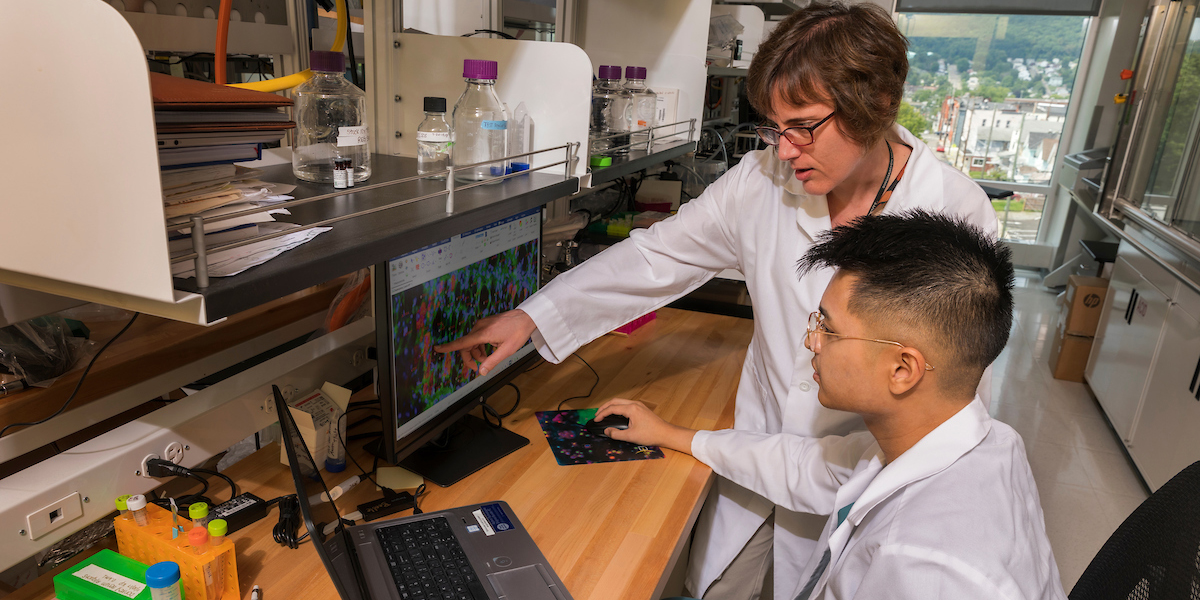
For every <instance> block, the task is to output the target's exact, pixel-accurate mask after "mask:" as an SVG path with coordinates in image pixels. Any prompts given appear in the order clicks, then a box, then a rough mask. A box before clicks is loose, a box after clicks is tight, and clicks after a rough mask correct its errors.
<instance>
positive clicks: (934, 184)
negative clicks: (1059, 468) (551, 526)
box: [438, 1, 996, 600]
mask: <svg viewBox="0 0 1200 600" xmlns="http://www.w3.org/2000/svg"><path fill="white" fill-rule="evenodd" d="M906 52H907V40H906V39H905V38H904V36H903V35H901V34H900V32H899V30H897V29H896V26H895V24H894V23H893V22H892V20H891V18H890V16H889V15H888V14H887V13H886V11H884V10H883V9H881V8H879V7H877V6H875V5H873V4H869V3H866V4H856V5H846V4H842V3H834V4H828V3H824V2H820V1H817V2H813V3H812V4H811V5H809V6H808V7H807V8H804V9H801V10H798V11H796V12H795V13H794V14H792V15H791V16H790V17H788V18H787V19H786V20H784V21H783V22H782V23H780V25H779V26H778V27H777V28H776V29H775V31H774V32H773V33H772V34H771V36H770V37H769V38H768V39H767V40H766V41H764V42H763V43H762V44H761V45H760V47H759V52H758V54H756V55H755V57H754V60H753V62H752V63H751V66H750V72H749V77H748V80H747V92H748V94H749V97H750V102H751V104H752V105H753V106H754V107H755V108H756V109H757V110H758V111H759V112H760V113H761V114H763V115H765V116H766V117H767V119H769V121H770V123H769V124H768V125H767V126H764V127H760V128H759V129H758V133H759V135H760V137H761V138H762V139H763V140H764V141H766V142H767V143H768V144H770V145H772V146H774V147H773V148H768V149H767V150H761V151H756V152H751V153H749V154H747V155H746V156H745V157H744V158H743V159H742V161H741V162H740V163H739V164H738V165H737V166H736V167H734V168H732V169H730V170H729V172H727V173H726V174H725V175H724V176H722V177H721V178H720V179H719V180H717V181H716V182H715V183H714V184H713V185H711V186H709V188H708V189H707V190H706V191H705V192H704V193H703V194H702V195H701V196H700V197H699V198H697V199H696V200H693V201H691V202H689V203H687V204H685V205H683V206H682V207H681V208H680V210H679V213H678V214H677V215H675V216H674V217H672V218H670V219H667V220H665V221H663V222H661V223H658V224H656V225H654V226H653V227H651V228H650V229H648V230H635V231H634V232H632V233H631V235H630V238H629V240H627V241H624V242H622V243H620V244H617V245H615V246H613V247H612V248H609V249H608V250H606V251H605V252H603V253H601V254H600V255H598V256H596V257H594V258H592V259H590V260H588V261H587V262H585V263H584V264H582V265H580V266H579V267H576V268H575V269H572V270H571V271H568V272H566V273H564V274H562V275H560V276H559V277H557V278H556V279H555V280H554V281H552V282H551V283H550V284H549V285H547V286H546V287H545V288H543V289H542V290H541V291H539V292H538V293H536V294H534V295H533V296H532V297H531V298H529V299H528V300H527V301H525V302H524V303H522V304H521V305H520V306H519V307H518V308H517V310H513V311H510V312H507V313H503V314H500V315H496V316H493V317H489V318H487V319H482V320H480V321H479V323H477V324H476V326H475V328H474V330H472V332H471V333H470V334H468V335H467V336H464V337H463V338H461V339H459V340H455V341H454V342H451V343H448V344H446V345H444V346H441V347H439V348H438V349H439V350H440V351H443V352H449V351H455V350H457V351H460V352H461V353H462V354H463V357H464V359H465V360H466V361H467V363H468V364H472V365H478V368H479V371H480V372H481V373H485V374H486V373H487V371H489V370H490V369H491V368H492V367H494V366H495V365H496V364H497V363H498V362H499V361H500V360H502V359H503V358H505V357H507V356H509V355H511V354H512V352H514V351H516V350H517V349H518V348H520V347H521V346H522V345H523V344H524V343H525V341H526V340H528V339H530V338H531V337H532V339H533V341H534V343H535V345H536V346H537V348H538V351H539V352H540V353H541V354H542V356H543V357H545V358H546V359H547V360H550V361H552V362H555V363H557V362H561V361H562V360H564V359H566V358H567V357H568V356H570V355H571V353H573V352H575V350H576V349H578V348H579V347H580V346H582V345H583V344H586V343H588V342H590V341H591V340H593V339H595V338H597V337H599V336H601V335H603V334H604V333H606V332H608V331H610V330H612V329H614V328H616V327H619V326H620V325H622V324H625V323H627V322H629V321H632V320H633V319H636V318H637V317H640V316H642V315H644V314H646V313H648V312H650V311H652V310H655V309H657V308H660V307H662V306H665V305H667V304H669V303H671V302H672V301H674V300H676V299H678V298H680V297H681V296H684V295H686V294H687V293H689V292H691V291H692V290H694V289H696V288H697V287H699V286H700V285H701V284H703V283H704V282H706V281H708V280H709V279H711V278H712V277H713V276H715V275H716V274H717V273H720V272H721V271H723V270H725V269H736V270H737V271H739V272H741V273H742V274H743V275H744V276H745V278H746V287H747V289H748V291H749V293H750V297H751V300H752V302H753V306H754V337H753V339H752V341H751V342H750V347H749V349H748V351H747V353H746V360H745V363H744V365H743V367H742V374H741V380H740V383H739V386H738V392H737V405H736V409H735V413H734V428H735V429H742V430H748V431H759V432H765V433H779V432H786V433H793V434H797V435H802V436H806V437H820V436H826V435H831V434H844V433H847V432H849V431H852V430H861V429H862V428H863V424H862V421H861V420H860V419H858V418H857V417H856V416H854V415H852V414H848V413H842V412H837V411H831V410H828V409H825V408H823V407H822V406H821V405H820V403H819V402H818V401H817V390H816V385H815V384H814V383H812V366H811V364H810V359H811V358H812V354H811V353H810V352H809V351H808V350H806V349H805V348H804V346H803V342H804V331H805V329H804V319H805V316H806V315H808V314H809V313H811V312H813V311H814V310H816V309H817V305H818V303H819V301H820V298H821V294H822V293H823V291H824V290H825V287H826V286H827V285H828V283H829V281H830V278H831V277H832V272H830V271H828V270H816V271H812V272H810V273H808V274H806V275H805V276H804V277H803V278H797V277H796V270H795V267H796V261H797V260H798V259H799V258H800V257H801V256H802V255H803V254H804V252H805V250H806V249H807V248H808V247H809V246H810V245H811V244H812V243H813V240H814V238H815V236H816V235H817V234H818V233H820V232H822V231H826V230H828V229H830V228H831V227H832V226H835V225H840V224H845V223H849V222H850V221H852V220H853V219H855V218H857V217H859V216H862V215H864V214H868V213H872V214H879V213H884V212H886V213H893V212H898V211H902V210H905V209H910V208H924V209H927V210H932V211H939V212H946V213H954V214H958V215H961V216H963V217H965V218H966V219H967V220H968V221H969V222H971V223H973V224H975V225H976V226H978V227H980V228H982V229H983V230H984V231H985V232H987V233H988V234H990V235H995V232H996V216H995V213H994V212H993V211H992V208H991V204H990V202H989V201H988V198H987V196H986V194H984V192H983V191H982V190H981V189H980V188H979V186H978V185H976V184H975V183H974V182H972V181H971V180H970V178H968V177H967V176H966V175H964V174H963V173H961V172H959V171H956V170H954V169H952V168H951V167H949V166H948V165H946V164H944V163H942V162H941V161H939V160H938V159H937V158H936V157H935V156H934V155H933V152H932V151H930V149H929V148H928V147H927V146H926V145H925V144H924V143H922V142H921V141H920V140H918V139H917V138H916V137H914V136H913V135H912V134H911V133H909V132H908V131H907V130H905V129H904V128H903V127H900V126H899V125H897V124H896V123H895V119H896V114H897V112H898V110H899V106H900V101H901V98H902V96H903V87H904V80H905V77H906V76H907V72H908V60H907V54H906ZM486 345H492V346H493V347H494V348H495V349H494V351H493V352H492V354H491V355H490V356H489V355H488V354H487V352H486ZM989 385H990V377H987V376H985V377H984V382H983V384H982V385H981V396H983V399H984V401H987V400H988V399H989V395H988V394H987V393H986V392H987V389H986V388H987V387H988V386H989ZM825 521H826V518H825V517H824V516H820V515H811V514H805V513H801V512H793V511H790V510H787V509H786V508H783V507H777V506H776V505H775V504H774V503H773V502H771V501H769V500H767V499H766V498H765V497H763V496H760V495H758V494H756V493H754V492H751V491H749V490H747V489H745V488H742V487H739V486H737V485H734V484H733V483H731V482H730V481H729V480H727V479H724V478H719V479H718V482H717V484H716V485H715V486H714V487H713V491H712V493H711V494H710V496H709V498H708V500H707V501H706V503H705V506H704V509H703V510H702V511H701V514H700V518H699V520H698V521H697V524H696V531H695V537H694V539H693V544H692V551H691V552H692V554H691V564H690V566H689V569H688V576H687V580H686V585H687V589H688V591H689V593H690V595H693V596H696V597H703V598H705V599H706V600H713V599H725V598H738V599H741V598H746V599H753V598H757V597H758V596H759V593H760V589H761V587H762V583H763V580H764V576H765V575H766V574H767V573H768V568H769V567H770V566H772V565H773V567H774V576H773V581H774V588H775V589H779V590H791V589H795V588H796V582H797V581H798V579H799V578H800V577H801V574H800V573H798V572H797V571H798V565H802V564H803V563H804V561H805V559H806V558H807V557H808V556H809V554H810V553H811V552H812V550H813V548H814V547H815V545H816V540H817V539H818V537H819V536H820V535H821V530H822V528H823V526H824V524H825ZM772 555H773V556H774V558H773V560H772Z"/></svg>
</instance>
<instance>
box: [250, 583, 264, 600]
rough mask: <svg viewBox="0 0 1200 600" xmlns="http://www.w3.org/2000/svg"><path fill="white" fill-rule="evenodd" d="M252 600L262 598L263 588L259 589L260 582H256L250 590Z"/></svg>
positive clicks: (260, 599)
mask: <svg viewBox="0 0 1200 600" xmlns="http://www.w3.org/2000/svg"><path fill="white" fill-rule="evenodd" d="M250 600H262V590H260V589H258V584H255V585H254V589H252V590H250Z"/></svg>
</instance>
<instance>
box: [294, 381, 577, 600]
mask: <svg viewBox="0 0 1200 600" xmlns="http://www.w3.org/2000/svg"><path fill="white" fill-rule="evenodd" d="M272 389H273V390H274V394H275V410H276V412H277V413H278V415H279V426H280V429H281V430H282V438H281V440H280V443H281V444H283V446H284V448H285V449H286V451H287V456H288V464H289V466H290V468H291V471H292V479H293V481H294V482H295V484H296V498H297V499H298V500H299V504H300V513H301V514H302V515H303V516H304V524H305V526H307V528H308V531H309V532H310V533H309V535H310V536H311V537H312V541H313V546H314V547H315V548H316V549H317V554H318V555H319V556H320V557H321V562H323V563H324V564H325V569H326V570H327V571H329V577H330V578H331V579H333V585H334V587H335V588H336V589H337V592H338V595H339V596H341V598H342V599H343V600H387V599H391V600H435V599H436V600H449V599H453V600H571V594H570V593H568V592H567V588H566V586H564V585H563V582H562V580H561V579H559V577H558V575H557V574H555V573H554V570H553V569H551V568H550V564H549V563H548V562H547V561H546V557H545V556H543V555H542V551H541V550H539V549H538V547H537V544H535V543H534V541H533V538H531V537H530V536H529V532H528V531H526V529H525V527H524V526H523V525H521V522H520V520H518V519H517V516H516V514H514V513H513V511H512V508H510V507H509V506H508V504H507V503H505V502H502V501H496V502H484V503H481V504H475V505H471V506H463V507H459V508H452V509H449V510H442V511H438V512H427V513H422V514H419V515H412V516H407V517H400V518H396V519H386V520H381V521H373V522H370V523H366V524H363V525H352V526H347V525H346V524H345V523H344V522H343V521H342V520H341V516H340V515H339V514H338V513H337V508H336V507H335V506H333V503H332V502H326V503H322V504H319V505H317V506H315V507H314V506H312V504H310V503H309V501H308V498H309V496H311V495H314V494H319V493H321V492H324V493H326V494H328V493H329V490H328V488H327V487H326V485H325V482H324V481H323V480H322V479H321V475H320V472H319V471H318V470H317V468H316V463H315V462H314V461H313V458H312V455H311V454H310V453H309V451H308V447H307V446H306V445H305V444H304V439H303V438H302V437H301V435H300V430H299V429H298V428H297V427H296V421H295V420H294V419H293V418H292V415H291V413H290V412H289V411H288V406H287V402H285V401H284V399H283V395H282V394H281V393H280V391H279V388H278V387H276V386H272ZM326 497H328V496H326ZM314 514H315V515H318V516H320V517H322V518H323V520H324V522H326V523H337V525H336V526H335V527H334V530H333V532H332V534H331V535H329V536H328V537H326V536H324V535H322V534H321V529H319V528H318V526H317V525H316V523H318V521H316V520H315V519H314Z"/></svg>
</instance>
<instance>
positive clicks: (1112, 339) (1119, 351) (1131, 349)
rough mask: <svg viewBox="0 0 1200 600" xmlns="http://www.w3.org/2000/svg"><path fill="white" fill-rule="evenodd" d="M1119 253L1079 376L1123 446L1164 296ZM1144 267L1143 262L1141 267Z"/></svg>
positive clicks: (1144, 378) (1149, 361)
mask: <svg viewBox="0 0 1200 600" xmlns="http://www.w3.org/2000/svg"><path fill="white" fill-rule="evenodd" d="M1123 248H1125V249H1126V253H1121V254H1118V256H1117V260H1116V264H1115V265H1114V266H1113V275H1112V280H1111V281H1110V282H1109V287H1108V296H1107V297H1106V299H1105V304H1104V306H1105V311H1104V316H1103V317H1101V321H1100V327H1099V328H1098V329H1097V330H1096V340H1095V342H1094V344H1093V346H1092V354H1091V357H1090V358H1089V359H1088V366H1087V369H1085V370H1084V377H1085V378H1086V379H1087V382H1088V384H1089V385H1090V386H1091V388H1092V391H1093V393H1095V394H1096V399H1097V400H1099V401H1100V406H1101V407H1103V409H1104V413H1105V414H1106V415H1107V416H1108V420H1109V422H1110V423H1112V426H1113V429H1114V430H1115V431H1116V432H1117V435H1119V436H1120V437H1121V440H1122V441H1124V442H1125V443H1126V444H1128V443H1129V442H1130V440H1131V439H1132V438H1133V434H1134V426H1135V424H1136V420H1137V412H1138V408H1139V406H1140V404H1141V402H1142V397H1143V395H1144V392H1145V388H1146V382H1147V380H1148V379H1149V378H1150V371H1151V369H1152V367H1153V364H1154V355H1155V352H1156V350H1157V348H1158V342H1159V337H1160V336H1161V333H1162V329H1163V323H1164V322H1165V321H1166V318H1167V303H1168V301H1169V300H1168V298H1167V296H1166V294H1164V293H1163V292H1162V291H1160V290H1159V289H1158V288H1157V287H1155V286H1154V285H1152V284H1151V283H1150V279H1149V278H1147V277H1146V276H1145V275H1144V274H1143V273H1141V272H1139V271H1138V270H1137V269H1136V268H1134V267H1133V265H1132V263H1131V262H1130V260H1129V259H1128V257H1127V253H1128V246H1125V245H1123ZM1144 266H1145V265H1143V267H1144Z"/></svg>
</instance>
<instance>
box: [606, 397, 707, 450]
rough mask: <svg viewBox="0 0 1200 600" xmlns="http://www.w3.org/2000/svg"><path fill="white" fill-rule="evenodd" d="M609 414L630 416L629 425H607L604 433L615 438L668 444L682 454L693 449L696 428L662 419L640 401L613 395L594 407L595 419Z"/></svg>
mask: <svg viewBox="0 0 1200 600" xmlns="http://www.w3.org/2000/svg"><path fill="white" fill-rule="evenodd" d="M609 415H621V416H622V417H625V418H627V419H629V428H628V429H625V430H621V429H614V428H612V427H609V428H608V429H607V430H606V431H605V434H606V435H608V437H610V438H612V439H614V440H622V441H626V442H632V443H634V444H640V445H642V446H659V447H661V448H670V449H671V450H675V451H677V452H683V453H685V454H691V453H692V437H694V436H695V435H696V430H695V429H688V428H686V427H680V426H678V425H672V424H670V423H668V422H666V421H664V420H663V419H662V417H660V416H658V415H656V414H654V411H652V410H650V409H649V408H647V407H646V405H645V404H642V403H641V402H638V401H636V400H626V399H624V398H613V399H612V400H609V401H608V402H605V403H604V404H603V405H602V406H601V407H600V408H599V410H597V411H596V417H595V420H597V421H599V420H600V419H603V418H604V417H607V416H609Z"/></svg>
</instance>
